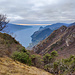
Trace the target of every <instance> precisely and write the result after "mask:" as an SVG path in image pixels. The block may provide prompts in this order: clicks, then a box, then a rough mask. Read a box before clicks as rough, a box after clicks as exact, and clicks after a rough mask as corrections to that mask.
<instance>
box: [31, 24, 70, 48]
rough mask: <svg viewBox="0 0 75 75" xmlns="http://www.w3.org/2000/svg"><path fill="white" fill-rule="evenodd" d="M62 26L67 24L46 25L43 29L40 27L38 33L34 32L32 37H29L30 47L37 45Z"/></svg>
mask: <svg viewBox="0 0 75 75" xmlns="http://www.w3.org/2000/svg"><path fill="white" fill-rule="evenodd" d="M63 25H65V26H69V24H66V23H55V24H52V25H47V26H45V27H40V28H39V30H38V31H35V32H34V33H33V34H32V36H31V38H32V43H31V44H30V47H31V48H32V47H33V46H34V45H36V44H38V43H39V42H40V41H42V40H44V39H45V38H47V37H48V36H49V35H50V34H51V33H52V32H53V31H54V30H56V29H58V28H59V27H61V26H63ZM41 35H42V36H41ZM38 36H40V37H38ZM34 40H35V41H34Z"/></svg>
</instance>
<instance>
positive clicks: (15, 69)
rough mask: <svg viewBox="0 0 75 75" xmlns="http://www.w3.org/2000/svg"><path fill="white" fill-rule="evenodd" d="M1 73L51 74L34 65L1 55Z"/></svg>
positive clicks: (15, 74)
mask: <svg viewBox="0 0 75 75" xmlns="http://www.w3.org/2000/svg"><path fill="white" fill-rule="evenodd" d="M0 75H51V74H50V73H48V72H46V71H44V70H42V69H38V68H35V67H32V66H27V65H25V64H23V63H20V62H18V61H13V60H12V59H11V58H8V57H0Z"/></svg>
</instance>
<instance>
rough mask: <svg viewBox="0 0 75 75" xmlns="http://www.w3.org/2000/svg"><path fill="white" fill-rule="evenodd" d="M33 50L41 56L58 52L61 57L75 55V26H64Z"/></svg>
mask: <svg viewBox="0 0 75 75" xmlns="http://www.w3.org/2000/svg"><path fill="white" fill-rule="evenodd" d="M33 50H34V52H36V53H38V54H41V55H44V54H45V53H50V52H51V51H53V50H56V51H58V54H59V56H60V57H62V56H63V57H67V56H69V55H70V54H75V25H73V26H71V27H66V26H62V27H60V28H59V29H57V30H55V31H53V32H52V33H51V35H50V36H49V37H47V38H46V39H45V40H43V41H42V42H40V43H39V44H38V45H36V46H34V47H33Z"/></svg>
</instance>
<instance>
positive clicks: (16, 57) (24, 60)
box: [12, 51, 31, 65]
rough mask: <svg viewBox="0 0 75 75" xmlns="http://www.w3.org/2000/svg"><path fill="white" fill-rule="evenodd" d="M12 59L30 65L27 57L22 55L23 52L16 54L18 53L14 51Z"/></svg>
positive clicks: (24, 54)
mask: <svg viewBox="0 0 75 75" xmlns="http://www.w3.org/2000/svg"><path fill="white" fill-rule="evenodd" d="M12 58H13V59H14V60H18V61H20V62H22V63H25V64H28V65H31V59H30V58H29V55H27V54H26V53H24V52H18V51H16V52H14V53H13V54H12Z"/></svg>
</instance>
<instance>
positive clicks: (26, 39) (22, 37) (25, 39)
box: [12, 26, 40, 47]
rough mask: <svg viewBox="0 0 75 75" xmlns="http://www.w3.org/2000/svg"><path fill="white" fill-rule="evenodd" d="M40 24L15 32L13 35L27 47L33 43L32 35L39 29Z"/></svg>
mask: <svg viewBox="0 0 75 75" xmlns="http://www.w3.org/2000/svg"><path fill="white" fill-rule="evenodd" d="M39 27H40V26H32V27H31V28H26V29H23V30H19V31H16V32H14V33H13V35H12V36H13V37H15V39H16V40H17V41H19V43H20V44H22V45H23V46H24V47H27V46H28V45H29V43H31V35H32V34H33V33H34V32H35V31H37V30H38V29H39Z"/></svg>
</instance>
